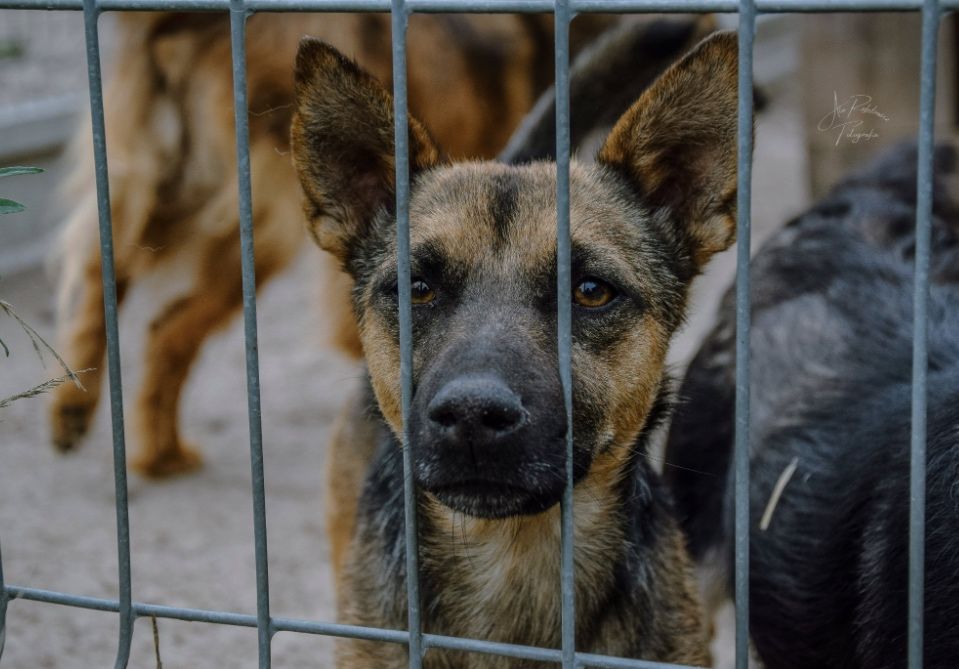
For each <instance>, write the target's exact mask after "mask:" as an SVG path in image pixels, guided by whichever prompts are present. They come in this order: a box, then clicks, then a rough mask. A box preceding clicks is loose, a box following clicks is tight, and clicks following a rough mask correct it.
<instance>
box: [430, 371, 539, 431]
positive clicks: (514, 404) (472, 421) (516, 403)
mask: <svg viewBox="0 0 959 669" xmlns="http://www.w3.org/2000/svg"><path fill="white" fill-rule="evenodd" d="M427 416H428V417H429V420H430V422H431V423H432V424H433V425H432V426H433V429H434V430H436V431H437V432H439V433H441V434H442V435H443V436H444V437H445V438H446V439H449V440H450V441H453V442H471V443H474V444H477V445H481V444H490V445H492V444H494V443H495V442H497V441H498V440H500V439H502V438H504V437H507V436H509V435H510V434H512V433H513V432H515V431H516V430H518V429H519V428H521V427H522V426H523V425H525V424H526V422H527V420H528V414H527V412H526V410H525V409H524V408H523V403H522V401H521V400H520V398H519V397H517V395H516V393H514V392H513V391H512V390H510V388H509V387H508V386H507V385H506V384H505V383H504V382H503V381H501V380H500V379H497V378H496V377H492V376H466V377H460V378H457V379H453V380H452V381H450V382H448V383H447V384H446V385H444V386H443V387H442V388H440V390H439V392H437V393H436V395H435V396H434V397H433V399H432V400H431V401H430V403H429V406H428V407H427Z"/></svg>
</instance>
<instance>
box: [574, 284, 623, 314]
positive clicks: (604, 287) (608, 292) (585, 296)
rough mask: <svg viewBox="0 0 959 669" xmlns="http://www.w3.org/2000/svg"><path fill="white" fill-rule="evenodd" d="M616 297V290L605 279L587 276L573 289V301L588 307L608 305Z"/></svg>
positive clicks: (595, 307) (596, 307)
mask: <svg viewBox="0 0 959 669" xmlns="http://www.w3.org/2000/svg"><path fill="white" fill-rule="evenodd" d="M614 297H616V291H615V290H613V287H612V286H610V285H609V284H608V283H606V282H605V281H600V280H599V279H593V278H590V277H587V278H585V279H583V280H582V281H580V282H579V285H577V286H576V287H575V288H574V289H573V301H574V302H576V304H578V305H580V306H581V307H586V308H587V309H598V308H599V307H603V306H606V305H607V304H609V303H610V302H611V301H612V300H613V298H614Z"/></svg>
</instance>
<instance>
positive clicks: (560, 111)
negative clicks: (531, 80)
mask: <svg viewBox="0 0 959 669" xmlns="http://www.w3.org/2000/svg"><path fill="white" fill-rule="evenodd" d="M554 11H555V13H554V15H553V19H554V33H555V43H554V44H555V49H556V51H555V58H556V85H555V91H556V96H555V97H556V295H557V300H556V305H557V306H556V337H557V349H558V351H559V376H560V381H561V383H562V384H563V404H564V406H565V408H566V489H565V490H564V491H563V500H562V504H561V505H560V510H561V516H562V527H561V530H562V532H561V536H562V556H561V560H560V568H561V574H562V575H561V577H560V581H561V589H562V590H561V593H562V606H563V609H562V635H563V636H562V640H563V645H562V649H563V669H574V667H575V666H576V590H575V583H576V577H575V574H574V564H573V562H574V556H573V539H574V537H573V533H574V525H573V371H572V354H571V348H572V305H571V304H570V299H571V298H570V296H571V295H572V293H573V288H572V280H571V276H570V263H571V259H570V237H569V235H570V231H569V227H570V226H569V160H570V156H569V153H570V139H569V22H570V20H571V18H572V17H571V16H570V10H569V0H556V7H555V10H554Z"/></svg>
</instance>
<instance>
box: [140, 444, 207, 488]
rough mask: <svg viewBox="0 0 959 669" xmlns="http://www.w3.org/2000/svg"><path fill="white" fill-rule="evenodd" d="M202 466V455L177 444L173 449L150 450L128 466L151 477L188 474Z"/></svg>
mask: <svg viewBox="0 0 959 669" xmlns="http://www.w3.org/2000/svg"><path fill="white" fill-rule="evenodd" d="M202 466H203V456H201V455H200V452H199V451H197V450H196V449H195V448H193V447H191V446H187V445H185V444H179V445H178V446H177V447H176V448H173V449H164V450H162V451H155V450H150V451H148V452H146V453H141V454H140V455H138V456H137V457H135V458H133V459H132V460H131V461H130V468H131V469H132V470H133V471H135V472H137V473H138V474H141V475H142V476H145V477H147V478H151V479H162V478H170V477H172V476H179V475H180V474H188V473H190V472H192V471H196V470H197V469H199V468H200V467H202Z"/></svg>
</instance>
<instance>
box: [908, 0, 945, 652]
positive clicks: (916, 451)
mask: <svg viewBox="0 0 959 669" xmlns="http://www.w3.org/2000/svg"><path fill="white" fill-rule="evenodd" d="M939 16H940V14H939V4H938V2H937V1H936V0H925V2H924V3H923V8H922V61H921V65H920V67H921V71H920V84H919V155H918V161H919V164H918V166H917V167H918V169H917V177H916V189H917V190H916V271H915V279H914V285H913V288H914V293H913V330H912V336H913V340H912V439H911V454H910V455H911V459H910V472H909V626H908V658H909V669H922V661H923V657H922V639H923V592H924V581H925V557H926V546H925V540H926V358H927V350H926V348H927V343H928V342H927V330H928V324H927V322H926V313H927V311H928V304H929V242H930V216H931V213H932V178H933V117H934V115H935V102H936V46H937V41H938V40H937V38H938V33H939Z"/></svg>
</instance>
